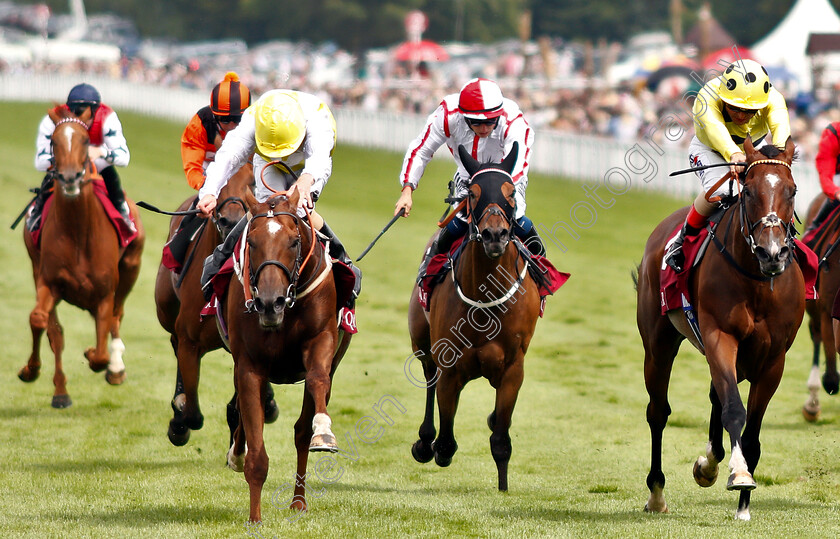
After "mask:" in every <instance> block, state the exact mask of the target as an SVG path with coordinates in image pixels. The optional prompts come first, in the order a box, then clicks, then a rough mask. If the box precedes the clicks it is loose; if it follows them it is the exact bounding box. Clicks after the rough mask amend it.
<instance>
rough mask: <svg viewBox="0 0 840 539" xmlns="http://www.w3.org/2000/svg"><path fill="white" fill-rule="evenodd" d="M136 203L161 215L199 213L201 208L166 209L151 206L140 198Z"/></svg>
mask: <svg viewBox="0 0 840 539" xmlns="http://www.w3.org/2000/svg"><path fill="white" fill-rule="evenodd" d="M137 205H138V206H139V207H141V208H143V209H145V210H149V211H153V212H155V213H160V214H163V215H198V214H199V213H201V210H199V209H198V208H195V209H192V210H184V211H166V210H162V209H160V208H158V207H156V206H152V205H151V204H149V203H148V202H143V201H142V200H141V201H139V202H137Z"/></svg>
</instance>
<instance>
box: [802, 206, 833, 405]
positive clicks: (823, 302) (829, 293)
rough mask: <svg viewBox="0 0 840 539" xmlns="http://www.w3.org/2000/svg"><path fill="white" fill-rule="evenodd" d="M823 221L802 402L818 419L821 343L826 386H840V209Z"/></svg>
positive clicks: (812, 212)
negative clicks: (838, 333) (837, 318)
mask: <svg viewBox="0 0 840 539" xmlns="http://www.w3.org/2000/svg"><path fill="white" fill-rule="evenodd" d="M825 200H826V197H825V195H824V194H822V193H820V194H819V195H817V196H816V197H815V198H814V200H813V201H812V202H811V204H810V206H809V207H808V216H807V218H806V222H807V223H810V222H811V221H813V219H814V217H815V216H816V213H817V211H818V210H819V208H820V206H822V204H823V202H824V201H825ZM823 225H824V226H823V228H822V232H820V233H819V234H817V235H816V236H815V237H814V239H813V241H811V242H810V247H811V248H812V249H813V250H814V252H815V253H817V256H819V258H820V268H819V276H818V278H817V294H818V298H817V299H815V300H811V301H807V302H805V312H807V313H808V329H809V333H810V335H811V342H812V343H813V345H814V353H813V359H812V362H811V375H810V376H809V377H808V393H809V396H808V399H807V400H806V401H805V404H804V405H803V406H802V415H803V416H804V417H805V419H806V420H808V421H816V420H817V419H818V418H819V416H820V399H819V392H820V345H822V348H823V352H824V353H825V373H823V375H822V387H823V388H825V391H826V393H828V394H829V395H836V394H837V391H838V388H840V376H838V373H837V348H836V344H835V339H834V334H833V328H832V319H831V308H832V305H833V304H834V297H835V296H836V295H837V290H838V289H840V212H837V213H835V214H833V215H832V217H831V220H826V221H824V222H823Z"/></svg>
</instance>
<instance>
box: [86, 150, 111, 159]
mask: <svg viewBox="0 0 840 539" xmlns="http://www.w3.org/2000/svg"><path fill="white" fill-rule="evenodd" d="M106 155H108V153H107V152H106V151H105V149H104V148H103V147H102V146H88V157H89V158H90V160H91V161H93V160H94V159H96V158H97V157H105V156H106Z"/></svg>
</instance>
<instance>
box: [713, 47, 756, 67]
mask: <svg viewBox="0 0 840 539" xmlns="http://www.w3.org/2000/svg"><path fill="white" fill-rule="evenodd" d="M754 56H755V55H754V54H753V51H751V50H750V49H748V48H746V47H737V46H736V47H735V51H734V52H733V51H732V47H729V48H724V49H718V50H716V51H714V52H711V53H709V54H707V55H706V57H705V58H703V69H704V70H706V71H708V70H709V69H715V70H717V71H723V70H724V69H726V66H728V65H729V64H731V63H733V62H735V61H737V60H739V59H741V60H754V59H755V58H754Z"/></svg>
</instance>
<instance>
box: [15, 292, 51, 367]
mask: <svg viewBox="0 0 840 539" xmlns="http://www.w3.org/2000/svg"><path fill="white" fill-rule="evenodd" d="M36 284H37V283H36ZM35 296H36V300H35V308H33V309H32V312H30V313H29V329H30V330H31V332H32V352H30V354H29V360H27V362H26V365H24V366H23V368H21V369H20V371H18V378H20V379H21V380H23V381H24V382H33V381H35V380H36V379H37V378H38V375H39V374H41V337H42V336H43V335H44V330H46V329H47V328H48V327H49V324H50V321H51V320H52V318H51V315H52V312H53V311H54V310H55V306H56V301H55V298H54V297H53V295H52V293H51V292H50V289H49V288H48V287H46V286H44V285H37V286H36V293H35Z"/></svg>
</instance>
